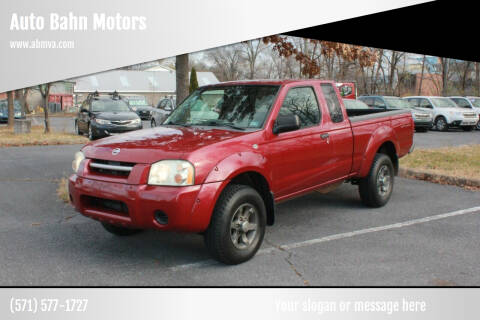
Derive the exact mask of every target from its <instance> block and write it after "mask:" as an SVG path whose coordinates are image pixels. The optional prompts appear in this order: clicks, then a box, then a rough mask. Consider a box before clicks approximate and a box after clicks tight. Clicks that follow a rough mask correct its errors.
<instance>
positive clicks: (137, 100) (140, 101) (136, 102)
mask: <svg viewBox="0 0 480 320" xmlns="http://www.w3.org/2000/svg"><path fill="white" fill-rule="evenodd" d="M125 100H126V101H127V102H128V105H129V106H130V109H132V111H134V112H135V113H136V114H138V116H139V117H140V119H142V120H150V118H151V117H152V112H153V108H152V106H151V105H150V104H149V103H148V101H147V98H145V97H144V96H127V97H125Z"/></svg>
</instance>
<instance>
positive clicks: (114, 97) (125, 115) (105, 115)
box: [75, 93, 142, 140]
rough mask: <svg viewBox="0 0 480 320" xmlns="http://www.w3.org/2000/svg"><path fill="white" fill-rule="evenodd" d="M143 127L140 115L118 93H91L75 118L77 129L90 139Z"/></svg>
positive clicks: (78, 132)
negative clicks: (86, 134)
mask: <svg viewBox="0 0 480 320" xmlns="http://www.w3.org/2000/svg"><path fill="white" fill-rule="evenodd" d="M138 129H142V121H141V120H140V117H139V116H138V115H137V114H136V113H135V112H133V111H132V110H130V108H129V106H128V104H127V102H126V101H125V100H123V99H122V97H120V96H119V95H118V94H116V93H113V94H109V95H99V94H98V93H93V94H90V95H89V96H88V97H87V99H86V100H85V101H84V102H83V103H82V105H81V107H80V112H79V113H78V115H77V118H76V119H75V131H76V132H77V134H79V135H82V134H84V133H88V138H89V139H90V140H95V139H98V138H103V137H107V136H111V135H116V134H119V133H123V132H127V131H133V130H138Z"/></svg>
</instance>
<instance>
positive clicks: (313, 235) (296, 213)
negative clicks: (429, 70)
mask: <svg viewBox="0 0 480 320" xmlns="http://www.w3.org/2000/svg"><path fill="white" fill-rule="evenodd" d="M59 119H60V118H59ZM438 134H440V135H438ZM445 134H450V133H445ZM431 135H432V136H433V135H435V136H433V137H434V138H437V139H440V140H442V141H441V142H435V143H439V144H442V143H450V141H451V140H450V139H445V140H443V138H442V135H443V133H437V132H432V133H431ZM469 135H472V136H473V137H476V139H478V137H480V132H479V131H477V132H475V133H464V132H462V136H463V137H462V139H463V140H465V137H468V136H469ZM451 136H452V137H453V136H456V133H453V132H452V135H451ZM415 139H416V141H417V145H426V146H429V145H432V143H431V141H430V140H431V139H430V133H427V134H423V133H422V134H417V135H416V137H415ZM471 141H477V143H478V140H475V138H472V139H471ZM80 147H81V146H80V145H70V146H39V147H23V148H3V149H2V148H0V168H1V170H0V221H1V223H0V243H1V244H2V245H1V246H0V261H2V267H1V268H0V285H4V286H5V285H20V286H21V285H72V286H99V285H106V286H111V285H117V286H123V285H125V286H128V285H140V286H143V285H147V286H198V285H201V286H203V285H205V286H246V285H248V286H258V285H262V286H347V285H348V286H358V285H381V286H383V285H385V286H389V285H414V286H423V285H425V286H436V285H480V273H479V272H478V270H479V267H478V266H479V264H480V251H479V250H478V248H479V247H480V238H479V237H478V230H479V228H480V193H479V192H473V191H466V190H464V189H462V188H458V187H453V186H443V185H437V184H432V183H428V182H424V181H416V180H407V179H402V178H396V180H395V190H394V193H393V195H392V198H391V200H390V202H389V203H388V205H387V206H385V207H383V208H379V209H370V208H366V207H364V206H363V205H362V204H361V202H360V198H359V196H358V192H357V188H356V187H354V186H351V185H349V184H344V185H342V186H341V187H340V188H339V189H337V190H335V191H333V192H331V193H329V194H327V195H321V194H317V193H313V194H309V195H306V196H304V197H301V198H298V199H295V200H291V201H289V202H285V203H282V204H279V205H278V206H277V217H276V224H275V225H274V226H272V227H269V228H268V229H267V234H266V237H265V242H264V244H263V246H262V248H261V250H260V252H259V253H258V254H257V255H256V256H255V257H254V258H253V259H252V260H250V261H248V262H246V263H244V264H241V265H237V266H225V265H222V264H220V263H217V262H216V261H214V260H212V259H211V258H210V256H209V255H208V252H207V250H206V248H205V246H204V244H203V239H202V237H201V236H200V235H197V234H181V233H172V232H158V231H153V230H150V231H145V232H143V233H140V234H137V235H134V236H131V237H122V238H119V237H116V236H113V235H111V234H109V233H108V232H106V231H105V230H104V229H103V228H102V227H101V225H100V224H99V223H98V222H96V221H93V220H90V219H88V218H85V217H83V216H82V215H80V214H78V213H76V212H75V211H74V210H73V209H72V207H71V206H70V205H69V204H65V203H63V202H61V201H60V200H58V199H57V196H56V194H55V191H56V188H57V181H58V179H59V178H61V177H62V176H68V175H69V174H70V173H71V167H70V166H71V161H72V158H73V154H74V152H75V151H77V150H79V149H80Z"/></svg>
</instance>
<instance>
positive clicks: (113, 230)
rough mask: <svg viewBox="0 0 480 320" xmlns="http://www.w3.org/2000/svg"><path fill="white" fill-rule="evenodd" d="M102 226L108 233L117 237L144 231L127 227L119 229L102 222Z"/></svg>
mask: <svg viewBox="0 0 480 320" xmlns="http://www.w3.org/2000/svg"><path fill="white" fill-rule="evenodd" d="M102 226H103V227H104V228H105V230H107V231H108V232H110V233H112V234H114V235H116V236H129V235H132V234H135V233H139V232H141V231H142V230H141V229H130V228H125V227H119V226H116V225H113V224H110V223H106V222H102Z"/></svg>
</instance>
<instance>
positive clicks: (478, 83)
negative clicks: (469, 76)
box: [475, 62, 480, 96]
mask: <svg viewBox="0 0 480 320" xmlns="http://www.w3.org/2000/svg"><path fill="white" fill-rule="evenodd" d="M475 92H476V95H477V96H480V63H478V62H475Z"/></svg>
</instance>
